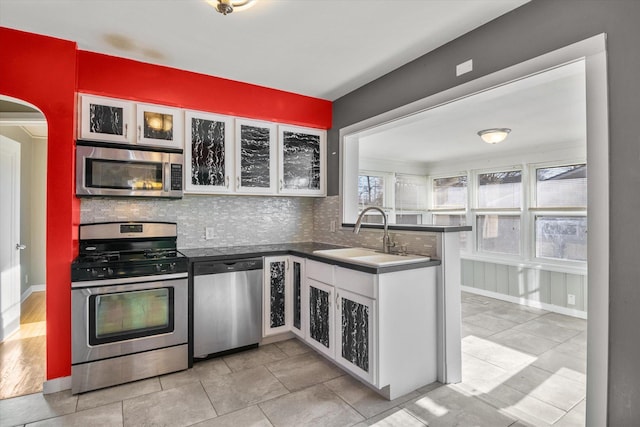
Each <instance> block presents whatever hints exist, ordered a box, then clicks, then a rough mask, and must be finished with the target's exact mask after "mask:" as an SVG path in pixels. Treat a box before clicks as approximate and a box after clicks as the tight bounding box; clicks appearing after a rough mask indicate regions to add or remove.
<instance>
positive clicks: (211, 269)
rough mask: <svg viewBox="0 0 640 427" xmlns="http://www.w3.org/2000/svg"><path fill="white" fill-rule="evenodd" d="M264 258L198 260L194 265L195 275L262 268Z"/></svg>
mask: <svg viewBox="0 0 640 427" xmlns="http://www.w3.org/2000/svg"><path fill="white" fill-rule="evenodd" d="M261 269H262V258H250V259H240V260H229V261H224V260H221V261H203V262H196V263H195V264H194V266H193V274H194V276H204V275H207V274H222V273H233V272H236V271H250V270H261Z"/></svg>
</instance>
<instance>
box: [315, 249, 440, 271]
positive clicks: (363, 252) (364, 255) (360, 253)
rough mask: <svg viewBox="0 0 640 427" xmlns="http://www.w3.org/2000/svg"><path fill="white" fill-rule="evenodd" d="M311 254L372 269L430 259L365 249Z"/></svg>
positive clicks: (318, 251) (320, 251)
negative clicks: (371, 267) (367, 266)
mask: <svg viewBox="0 0 640 427" xmlns="http://www.w3.org/2000/svg"><path fill="white" fill-rule="evenodd" d="M313 253H314V254H316V255H319V256H323V257H326V258H332V259H338V260H341V261H345V262H351V263H354V264H363V265H369V266H373V267H388V266H392V265H402V264H412V263H415V262H421V261H429V260H430V259H431V258H429V257H426V256H421V255H396V254H385V253H382V252H378V251H375V250H373V249H367V248H340V249H323V250H317V251H313Z"/></svg>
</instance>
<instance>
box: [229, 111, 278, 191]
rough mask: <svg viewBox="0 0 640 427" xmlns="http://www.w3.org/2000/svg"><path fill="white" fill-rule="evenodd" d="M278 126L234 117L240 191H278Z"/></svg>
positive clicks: (238, 188) (237, 188)
mask: <svg viewBox="0 0 640 427" xmlns="http://www.w3.org/2000/svg"><path fill="white" fill-rule="evenodd" d="M276 144H277V139H276V125H275V124H274V123H269V122H261V121H255V120H247V119H236V120H235V147H236V156H235V159H236V164H235V171H236V177H235V189H236V192H238V193H258V194H275V193H277V186H276V183H277V175H278V166H277V162H276V160H277V146H276Z"/></svg>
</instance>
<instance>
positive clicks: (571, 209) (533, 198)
mask: <svg viewBox="0 0 640 427" xmlns="http://www.w3.org/2000/svg"><path fill="white" fill-rule="evenodd" d="M580 164H584V165H586V166H587V182H588V181H589V176H588V170H589V165H588V164H587V160H586V158H584V157H580V158H572V159H565V160H556V161H549V162H540V163H531V164H528V165H527V166H528V172H529V175H530V176H531V179H530V180H529V182H528V183H529V186H528V187H529V198H528V203H529V206H528V207H527V217H528V218H529V220H528V221H529V223H530V226H529V229H528V231H527V234H528V235H529V236H530V237H529V238H530V242H529V245H528V246H529V248H528V250H529V257H528V258H527V259H528V260H529V261H532V262H535V263H539V264H542V265H547V266H552V267H568V268H571V269H578V270H584V271H585V272H586V269H587V261H581V260H571V259H561V258H548V257H539V256H538V254H537V251H536V237H537V236H536V217H538V216H560V217H585V218H587V235H588V230H589V225H588V221H589V218H588V217H587V205H585V206H584V207H581V206H566V207H564V206H562V207H559V206H554V207H548V206H538V195H537V182H538V180H537V170H538V169H544V168H554V167H563V166H572V165H580ZM588 197H589V195H588V194H587V198H588ZM587 239H588V237H587Z"/></svg>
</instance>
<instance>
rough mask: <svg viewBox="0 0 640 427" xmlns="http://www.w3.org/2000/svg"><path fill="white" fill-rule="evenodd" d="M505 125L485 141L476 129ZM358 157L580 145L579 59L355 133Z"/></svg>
mask: <svg viewBox="0 0 640 427" xmlns="http://www.w3.org/2000/svg"><path fill="white" fill-rule="evenodd" d="M504 127H506V128H510V129H512V131H511V133H510V134H509V136H508V137H507V139H506V140H505V141H503V142H502V143H499V144H495V145H490V144H487V143H485V142H483V141H482V140H481V139H480V137H479V136H478V135H477V132H478V131H480V130H482V129H488V128H504ZM359 141H360V145H359V150H360V151H359V154H360V157H361V158H366V159H383V160H385V161H387V162H388V161H392V162H393V161H395V162H402V163H405V164H408V163H411V164H414V165H416V166H417V165H419V164H420V165H421V166H422V167H426V168H429V167H430V166H433V165H434V164H437V163H441V164H442V163H446V162H452V161H455V162H461V161H465V160H466V161H468V160H470V159H475V160H478V159H486V158H506V157H509V156H510V155H513V154H515V153H518V154H519V155H522V154H527V153H535V152H541V151H551V150H558V149H560V148H573V147H579V148H580V149H581V150H584V149H585V147H586V86H585V73H584V62H583V61H579V62H575V63H572V64H569V65H565V66H562V67H558V68H556V69H553V70H550V71H547V72H544V73H540V74H537V75H534V76H530V77H528V78H525V79H522V80H519V81H516V82H512V83H509V84H505V85H503V86H499V87H497V88H494V89H492V90H488V91H485V92H481V93H479V94H475V95H472V96H469V97H466V98H463V99H461V100H457V101H455V102H451V103H449V104H445V105H442V106H439V107H436V108H433V109H430V110H426V111H424V112H421V113H419V114H415V115H413V116H411V117H407V118H404V119H400V120H396V121H394V122H391V123H389V124H386V125H384V126H379V127H377V128H374V129H371V130H368V131H366V132H363V133H361V135H360V137H359Z"/></svg>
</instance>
